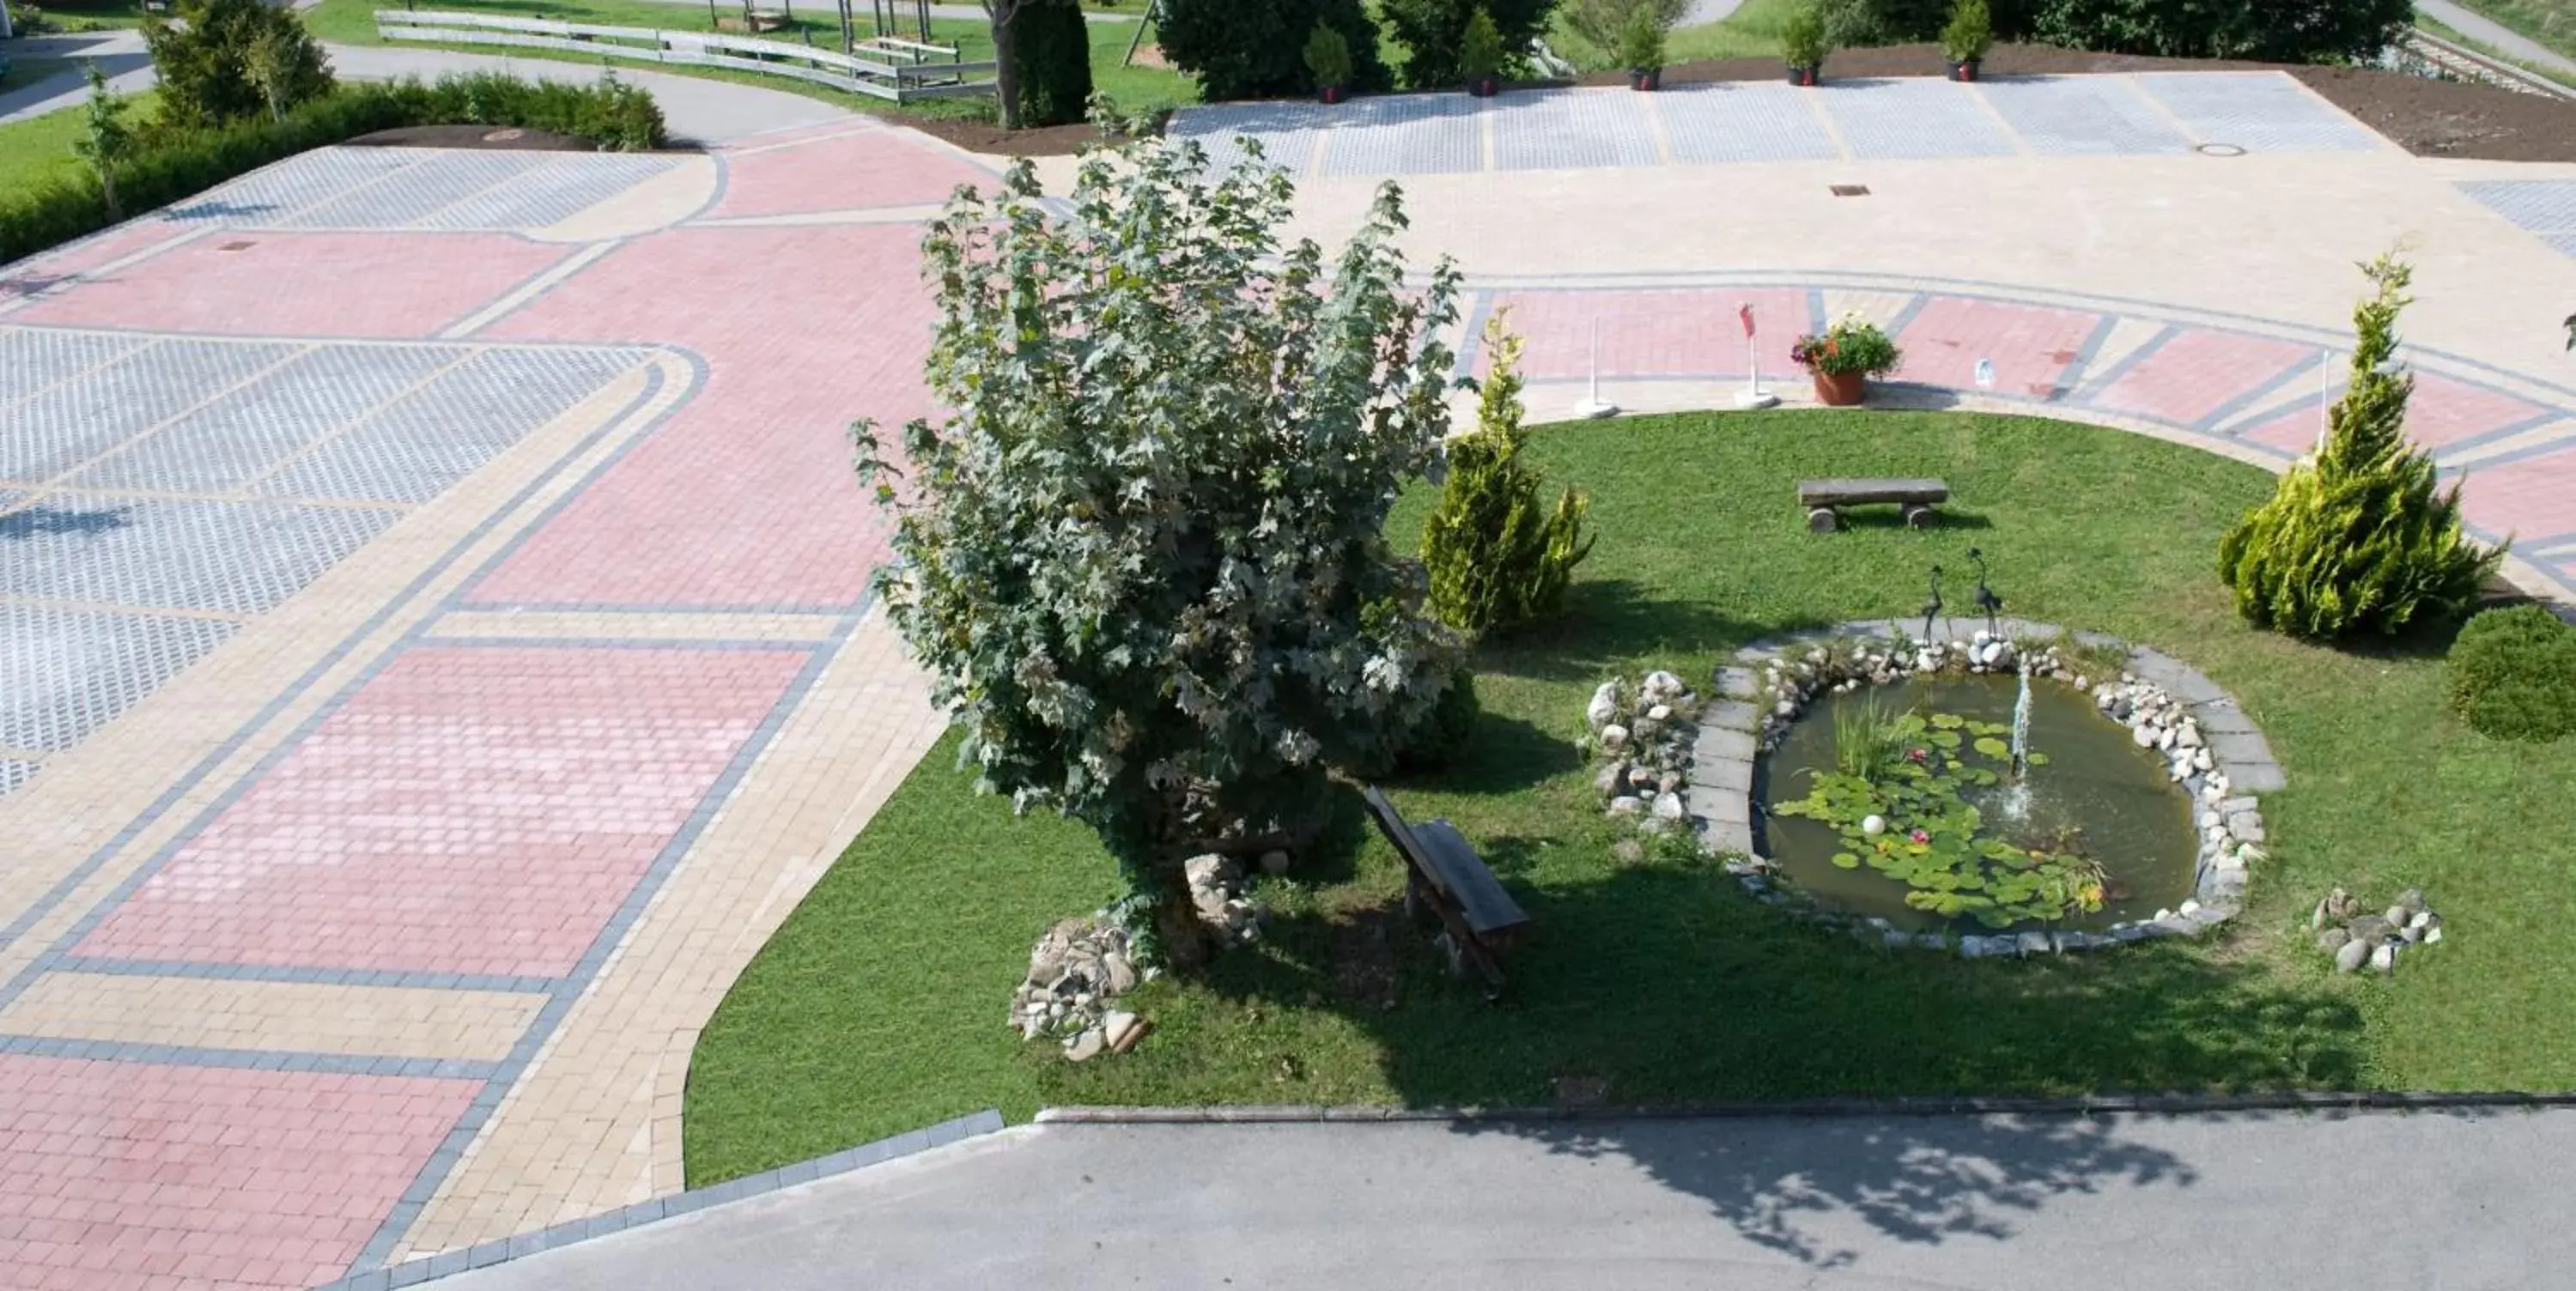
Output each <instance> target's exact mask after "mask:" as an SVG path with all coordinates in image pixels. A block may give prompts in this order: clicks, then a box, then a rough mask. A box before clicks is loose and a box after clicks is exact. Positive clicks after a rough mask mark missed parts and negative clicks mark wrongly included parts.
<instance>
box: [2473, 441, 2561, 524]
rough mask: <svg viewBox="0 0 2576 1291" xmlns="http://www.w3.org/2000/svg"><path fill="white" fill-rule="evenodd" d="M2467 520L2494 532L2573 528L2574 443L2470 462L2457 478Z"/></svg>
mask: <svg viewBox="0 0 2576 1291" xmlns="http://www.w3.org/2000/svg"><path fill="white" fill-rule="evenodd" d="M2460 497H2461V499H2462V501H2463V502H2464V503H2465V504H2466V505H2467V509H2468V514H2469V523H2471V524H2474V525H2476V526H2477V527H2479V528H2481V529H2484V530H2486V531H2487V532H2488V533H2492V534H2519V535H2523V536H2526V537H2547V536H2551V535H2556V534H2563V533H2576V446H2571V447H2568V448H2562V449H2560V450H2558V451H2557V452H2554V453H2543V454H2541V455H2539V456H2537V457H2525V458H2521V459H2518V460H2515V461H2507V462H2495V463H2490V464H2487V465H2483V466H2476V465H2473V466H2470V467H2469V468H2468V471H2467V477H2466V478H2465V479H2464V480H2463V481H2462V482H2461V484H2460Z"/></svg>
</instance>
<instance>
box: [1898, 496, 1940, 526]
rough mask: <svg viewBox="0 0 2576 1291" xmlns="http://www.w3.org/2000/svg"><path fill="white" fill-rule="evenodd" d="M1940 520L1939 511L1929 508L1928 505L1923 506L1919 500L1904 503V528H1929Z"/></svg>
mask: <svg viewBox="0 0 2576 1291" xmlns="http://www.w3.org/2000/svg"><path fill="white" fill-rule="evenodd" d="M1940 522H1941V513H1940V512H1938V511H1935V510H1933V509H1932V508H1930V507H1928V506H1925V505H1924V504H1922V503H1920V502H1908V503H1906V504H1905V527H1906V528H1908V529H1929V528H1931V527H1932V526H1934V525H1936V524H1939V523H1940Z"/></svg>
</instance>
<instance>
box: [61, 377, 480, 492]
mask: <svg viewBox="0 0 2576 1291" xmlns="http://www.w3.org/2000/svg"><path fill="white" fill-rule="evenodd" d="M469 353H471V351H469V350H466V349H463V348H461V347H457V346H448V345H326V346H319V347H316V348H314V349H312V350H309V351H307V352H305V353H303V354H300V355H297V356H296V357H295V358H292V359H289V360H288V361H287V362H286V363H284V364H282V365H280V366H279V367H278V368H276V369H275V370H273V371H271V372H269V373H267V374H266V375H264V376H262V377H260V378H259V380H257V381H256V382H254V383H252V384H251V385H249V386H246V387H243V388H242V389H240V390H237V391H235V392H233V393H232V394H229V395H225V396H223V397H222V398H219V399H217V400H215V401H214V402H213V403H211V404H208V405H206V406H205V407H203V408H200V409H198V410H196V411H195V412H191V413H189V414H187V415H186V416H183V417H181V418H179V419H178V420H177V421H174V422H171V423H170V424H169V425H166V426H164V427H162V428H161V429H159V430H157V431H154V432H152V434H150V435H149V436H146V437H145V438H144V439H142V440H141V441H139V442H137V443H135V444H132V445H129V446H128V447H126V448H125V449H123V450H122V451H120V452H117V453H116V454H114V455H113V456H110V457H106V458H104V459H101V460H100V461H98V462H97V463H96V464H95V465H93V466H91V467H90V468H88V469H87V470H84V471H82V472H81V473H80V474H79V475H78V476H76V477H74V478H73V480H72V483H73V484H74V485H75V486H78V487H85V488H110V489H140V490H147V491H157V492H165V493H221V492H230V491H231V490H233V489H236V488H238V487H240V486H241V485H244V484H247V483H249V482H250V481H251V480H253V479H255V478H257V477H258V476H259V475H261V474H263V473H265V472H267V471H268V470H270V469H271V468H273V467H275V466H278V465H281V464H282V463H283V462H284V461H285V460H286V459H287V458H288V457H289V456H291V455H292V454H294V453H296V452H297V451H299V450H301V449H303V448H304V447H305V446H307V445H309V444H311V443H313V442H315V441H316V440H319V439H321V438H323V437H324V436H326V435H329V434H330V433H332V432H333V431H336V430H338V429H340V428H342V427H345V426H350V425H354V424H356V423H358V422H359V421H362V420H364V419H365V417H366V415H367V414H368V413H369V412H371V411H373V410H374V409H375V408H376V407H378V406H379V405H381V404H384V403H386V402H387V401H389V400H391V399H393V398H394V397H395V396H397V395H399V394H401V393H402V392H403V391H405V390H407V389H409V388H410V387H412V386H413V385H416V384H418V383H419V382H421V381H424V380H426V379H428V377H429V376H430V375H431V374H432V373H434V372H436V371H437V370H438V369H439V368H441V367H444V366H446V365H448V364H450V363H454V362H456V361H458V360H459V359H462V358H464V357H466V356H467V355H468V354H469Z"/></svg>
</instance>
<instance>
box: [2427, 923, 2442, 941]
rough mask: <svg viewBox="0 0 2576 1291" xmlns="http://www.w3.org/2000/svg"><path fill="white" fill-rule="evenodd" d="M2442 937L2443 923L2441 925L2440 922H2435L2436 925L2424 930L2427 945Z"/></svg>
mask: <svg viewBox="0 0 2576 1291" xmlns="http://www.w3.org/2000/svg"><path fill="white" fill-rule="evenodd" d="M2441 939H2442V927H2441V925H2440V924H2435V925H2434V926H2432V927H2430V928H2427V929H2425V930H2424V944H2425V945H2427V946H2430V945H2432V944H2433V943H2434V942H2437V941H2440V940H2441Z"/></svg>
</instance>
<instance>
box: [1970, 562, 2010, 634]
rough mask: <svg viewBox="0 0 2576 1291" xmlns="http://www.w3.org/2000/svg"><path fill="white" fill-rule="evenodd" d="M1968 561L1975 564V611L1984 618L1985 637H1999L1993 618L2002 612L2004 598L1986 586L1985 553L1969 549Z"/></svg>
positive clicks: (1999, 632)
mask: <svg viewBox="0 0 2576 1291" xmlns="http://www.w3.org/2000/svg"><path fill="white" fill-rule="evenodd" d="M1968 559H1970V560H1973V561H1975V562H1977V610H1978V612H1980V613H1982V614H1984V615H1985V616H1986V635H1988V636H2001V635H2003V634H2002V632H2001V631H2000V630H1998V629H1997V627H1996V625H1995V616H1996V615H1997V614H1999V613H2002V612H2003V608H2004V598H2002V597H2000V596H1997V595H1995V589H1993V588H1991V587H1988V586H1986V553H1984V552H1982V551H1979V550H1977V549H1976V548H1974V547H1970V548H1969V549H1968Z"/></svg>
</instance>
